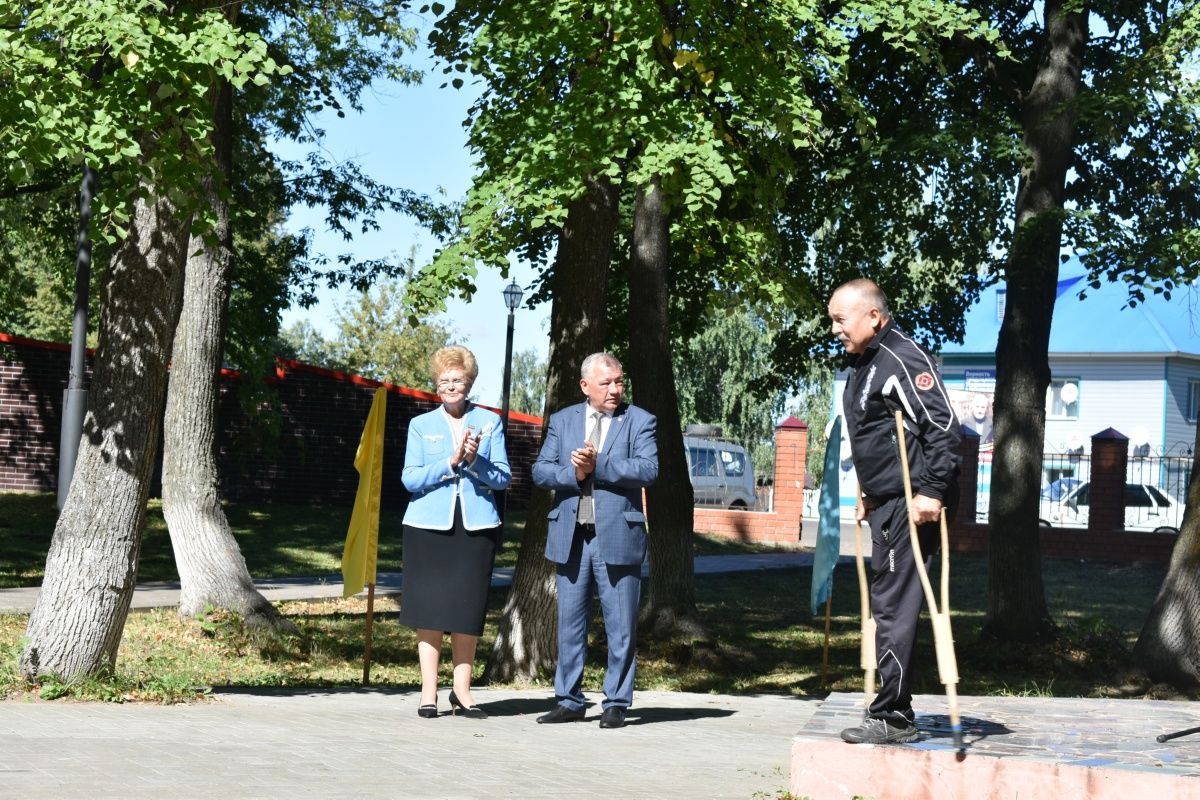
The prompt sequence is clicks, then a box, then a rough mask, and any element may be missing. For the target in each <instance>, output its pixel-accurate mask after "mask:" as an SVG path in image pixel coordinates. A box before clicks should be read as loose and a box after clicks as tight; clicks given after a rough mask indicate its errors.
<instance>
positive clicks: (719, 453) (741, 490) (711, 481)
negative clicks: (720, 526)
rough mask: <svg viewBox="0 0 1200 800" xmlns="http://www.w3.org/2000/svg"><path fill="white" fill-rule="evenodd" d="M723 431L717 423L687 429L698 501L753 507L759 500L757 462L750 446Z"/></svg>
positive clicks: (685, 437) (690, 469) (710, 505)
mask: <svg viewBox="0 0 1200 800" xmlns="http://www.w3.org/2000/svg"><path fill="white" fill-rule="evenodd" d="M721 433H722V431H721V429H720V428H719V427H717V426H715V425H689V426H688V427H687V429H686V430H685V431H684V433H683V446H684V449H685V450H686V451H687V460H688V474H689V475H690V476H691V478H692V492H693V493H694V495H695V504H696V505H697V506H702V507H705V508H732V509H741V510H743V511H749V510H751V509H753V508H754V507H755V503H756V502H757V498H756V497H755V494H754V465H753V464H752V463H751V461H750V455H749V454H748V453H747V452H746V448H744V447H742V446H741V445H740V444H737V443H736V442H731V441H729V440H727V439H723V438H721Z"/></svg>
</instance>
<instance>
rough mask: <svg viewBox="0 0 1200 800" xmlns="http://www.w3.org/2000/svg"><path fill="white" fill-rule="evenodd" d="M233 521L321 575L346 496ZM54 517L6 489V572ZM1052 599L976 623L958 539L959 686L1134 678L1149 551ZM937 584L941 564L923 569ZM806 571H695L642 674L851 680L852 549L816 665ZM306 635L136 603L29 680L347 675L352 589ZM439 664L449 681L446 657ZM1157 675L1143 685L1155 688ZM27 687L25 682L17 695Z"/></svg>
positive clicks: (120, 687)
mask: <svg viewBox="0 0 1200 800" xmlns="http://www.w3.org/2000/svg"><path fill="white" fill-rule="evenodd" d="M228 515H229V518H230V522H231V524H232V525H233V527H234V530H235V532H236V534H237V536H238V539H239V542H240V544H241V546H242V550H243V552H244V553H245V555H246V560H247V562H248V563H249V565H250V569H251V571H252V572H253V573H254V574H255V575H258V576H262V577H269V576H287V575H320V574H332V573H336V572H338V571H339V569H340V557H341V550H342V543H343V540H344V536H345V526H346V523H347V521H348V517H349V513H348V511H347V510H346V509H340V508H336V509H335V508H322V507H292V506H283V505H257V506H250V507H246V506H231V507H229V509H228ZM510 516H511V524H510V533H509V541H507V542H506V544H505V547H504V550H503V551H502V553H501V556H500V560H501V562H505V563H509V564H511V563H513V562H515V559H516V553H517V547H518V545H517V537H519V535H520V532H521V531H522V530H523V527H524V517H523V516H522V515H519V514H514V515H510ZM54 518H55V510H54V498H53V496H50V495H32V496H31V495H12V494H0V552H2V553H4V554H5V555H4V559H3V561H0V586H27V585H36V584H37V583H39V582H40V579H41V569H42V565H43V562H44V559H45V552H46V548H47V547H48V546H49V540H50V533H51V531H52V529H53V524H54ZM382 530H383V534H382V536H381V541H380V568H381V569H383V570H389V569H396V568H398V567H399V564H400V555H401V553H400V535H399V533H400V519H399V517H398V515H397V514H395V512H391V513H389V512H385V513H384V519H383V521H382ZM696 547H697V552H699V553H717V554H720V553H737V552H755V551H758V550H761V549H762V548H756V547H754V546H752V545H744V544H740V543H736V542H728V541H726V540H714V539H706V538H702V537H697V542H696ZM1043 569H1044V579H1045V584H1046V593H1047V601H1048V602H1049V604H1050V607H1051V611H1052V613H1053V615H1054V618H1055V619H1056V620H1057V621H1058V623H1059V624H1060V625H1061V626H1062V633H1063V635H1062V637H1061V638H1060V640H1059V641H1058V642H1056V643H1054V644H1051V645H1036V646H1033V645H1031V646H1014V645H1009V644H1005V645H1003V646H999V645H996V644H995V643H992V642H989V641H987V640H986V639H983V638H982V637H981V636H980V628H981V626H982V623H983V616H984V610H985V609H986V594H985V592H986V585H987V564H986V560H985V559H984V558H982V557H978V556H974V557H972V556H956V557H955V558H954V560H953V564H952V573H951V577H952V588H951V602H952V606H953V609H952V610H953V612H954V632H955V639H956V641H957V654H958V663H959V672H960V674H961V683H960V684H959V692H960V693H963V694H983V695H987V694H1019V695H1026V694H1039V695H1060V696H1112V695H1120V694H1128V693H1129V692H1130V690H1128V689H1126V688H1123V686H1122V684H1123V683H1124V676H1125V674H1126V673H1127V672H1128V670H1129V668H1130V667H1131V666H1132V664H1131V661H1130V656H1129V653H1130V650H1131V648H1132V646H1133V643H1134V642H1135V641H1136V638H1137V635H1138V632H1139V631H1140V629H1141V625H1142V622H1143V620H1144V618H1145V615H1146V613H1147V611H1148V609H1149V608H1150V606H1151V604H1152V602H1153V600H1154V597H1155V594H1156V593H1157V590H1158V587H1159V585H1160V584H1161V582H1162V579H1163V575H1164V573H1165V567H1164V566H1159V565H1111V564H1103V563H1093V562H1084V561H1080V560H1078V559H1045V561H1044V567H1043ZM139 577H140V579H141V580H165V579H172V578H174V577H175V572H174V566H173V564H172V559H171V550H170V541H169V539H168V537H167V534H166V530H165V525H164V523H163V520H162V514H161V510H160V509H159V508H158V506H157V504H153V505H152V507H151V510H150V521H149V525H148V531H147V535H146V540H145V544H144V547H143V557H142V564H141V570H140V575H139ZM933 579H934V580H935V585H936V580H937V577H936V573H935V575H934V576H933ZM810 581H811V570H809V569H795V570H775V571H760V572H752V573H732V574H727V575H709V576H698V577H697V578H696V594H697V603H698V607H699V611H700V614H701V617H702V620H703V622H704V624H705V625H706V626H707V628H708V632H709V634H710V635H709V637H708V639H707V641H705V642H699V643H683V642H677V641H658V640H654V639H651V638H643V639H642V641H641V642H640V643H639V667H638V676H637V683H638V686H639V687H640V688H643V689H649V688H654V689H674V690H687V691H698V692H709V691H711V692H730V693H741V692H788V693H793V694H802V695H821V694H824V693H826V692H828V691H847V692H856V691H861V685H862V672H861V671H860V670H859V668H858V653H859V620H858V611H859V606H858V586H857V579H856V577H855V572H854V569H853V567H852V566H842V567H839V568H838V571H837V573H836V574H835V577H834V593H833V614H832V623H831V642H830V652H829V668H828V677H827V680H826V684H825V686H824V687H823V686H822V682H821V672H822V668H821V659H822V642H823V635H824V618H823V616H817V617H813V616H810V615H809V613H808V611H809V610H808V596H809V584H810ZM506 591H507V590H494V591H493V594H492V598H491V603H490V608H491V609H492V611H491V613H490V615H489V618H488V624H487V626H486V631H485V635H484V638H483V640H482V641H481V643H480V653H481V657H480V659H479V661H480V662H481V667H480V668H482V662H483V661H484V659H485V656H484V654H486V653H487V652H488V651H489V650H490V648H491V646H492V640H493V637H494V636H495V631H496V625H497V622H498V615H499V612H500V609H502V608H503V605H504V599H505V592H506ZM280 607H281V609H282V610H283V612H284V613H285V614H286V615H287V616H289V617H290V618H291V619H292V620H293V621H295V622H296V624H297V626H299V628H300V630H301V635H300V636H287V637H274V638H270V637H264V636H262V635H261V634H255V633H252V632H248V631H246V630H244V629H243V628H242V626H241V625H240V623H239V622H238V621H237V620H236V619H234V618H232V617H230V616H228V615H226V614H224V613H223V612H219V611H217V612H213V613H211V614H209V615H207V616H206V617H205V618H203V619H200V620H180V619H179V618H178V617H177V616H176V615H175V614H174V612H172V611H169V610H166V611H153V612H148V613H135V614H131V615H130V617H129V620H128V622H127V624H126V627H125V637H124V640H123V642H122V646H121V651H120V657H119V661H118V666H117V674H116V676H115V677H113V678H110V679H108V680H106V681H103V682H96V683H93V684H89V685H86V686H82V687H70V688H68V687H61V686H57V685H55V684H53V683H48V684H45V685H43V686H42V687H40V694H41V695H42V696H45V697H54V696H58V695H60V694H71V695H72V696H77V697H87V698H93V699H94V698H101V699H114V700H119V699H147V700H168V701H169V700H178V699H187V698H189V697H193V696H196V695H198V694H203V693H204V692H205V691H207V688H206V687H224V686H243V687H244V686H295V685H307V686H335V685H353V684H356V683H358V681H359V680H360V678H361V671H362V666H361V657H362V637H363V629H364V626H365V604H364V603H363V602H362V601H358V600H348V601H327V602H319V603H284V604H281V606H280ZM377 610H378V612H379V616H378V617H377V621H376V626H375V643H374V652H375V655H374V664H375V666H374V668H373V670H372V676H373V681H374V682H375V683H377V684H379V685H385V686H410V687H416V686H417V685H418V684H419V676H418V673H417V669H416V658H415V647H416V643H415V639H414V636H413V632H412V631H411V630H409V629H408V628H404V627H401V626H400V625H399V624H398V623H397V622H396V620H395V616H394V613H393V612H394V611H395V610H396V604H395V601H394V600H391V599H384V600H381V601H380V602H379V603H378V604H377ZM26 623H27V618H26V617H24V616H20V615H10V616H0V695H3V694H6V693H8V694H22V693H23V689H22V687H20V686H18V685H17V684H16V683H15V681H14V680H13V677H12V676H13V674H14V672H13V667H14V664H15V658H16V654H17V651H18V648H19V642H20V637H21V635H22V634H23V632H24V629H25V626H26ZM600 628H601V626H600V623H599V619H598V618H597V621H596V623H595V625H594V629H595V630H596V631H597V635H596V636H595V637H594V639H593V642H592V653H591V657H590V659H589V666H588V669H587V672H586V674H585V682H586V686H587V688H588V689H589V690H597V689H599V687H600V685H601V682H602V678H603V670H602V665H603V663H604V643H603V639H602V638H601V636H600V635H599V634H600ZM920 637H921V641H920V642H919V643H918V647H917V655H916V664H915V674H916V677H915V686H914V690H915V691H917V692H924V693H940V692H941V691H942V689H941V686H940V684H939V683H938V679H937V669H936V666H935V662H934V656H933V647H932V641H931V635H930V633H929V626H928V623H927V622H925V623H923V624H922V626H921V628H920ZM445 681H447V682H448V681H449V670H448V667H447V670H446V675H445ZM1165 691H1166V690H1165V689H1156V690H1152V694H1155V695H1156V696H1162V694H1163V693H1164V692H1165ZM26 696H28V695H26Z"/></svg>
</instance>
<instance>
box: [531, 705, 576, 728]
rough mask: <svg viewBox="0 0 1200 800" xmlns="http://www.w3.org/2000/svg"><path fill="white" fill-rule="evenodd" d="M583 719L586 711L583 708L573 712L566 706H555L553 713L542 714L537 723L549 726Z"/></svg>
mask: <svg viewBox="0 0 1200 800" xmlns="http://www.w3.org/2000/svg"><path fill="white" fill-rule="evenodd" d="M583 717H584V711H583V709H582V708H580V709H574V710H572V709H570V708H567V707H566V706H555V707H554V710H553V711H551V712H549V713H547V714H542V715H541V716H540V717H538V718H537V721H538V724H539V725H547V724H553V723H556V722H578V721H579V720H581V719H583Z"/></svg>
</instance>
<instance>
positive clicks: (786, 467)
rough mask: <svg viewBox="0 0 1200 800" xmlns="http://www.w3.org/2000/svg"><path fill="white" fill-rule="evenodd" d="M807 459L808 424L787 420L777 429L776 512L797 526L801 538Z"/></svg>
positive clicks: (788, 522) (786, 524)
mask: <svg viewBox="0 0 1200 800" xmlns="http://www.w3.org/2000/svg"><path fill="white" fill-rule="evenodd" d="M807 456H808V423H807V422H804V421H803V420H800V419H797V418H796V417H788V418H787V419H785V420H784V421H783V422H781V423H779V425H778V426H777V427H776V428H775V504H774V509H773V510H774V512H775V513H776V514H778V515H779V516H780V517H782V518H783V519H784V520H786V522H784V523H783V524H784V525H785V526H791V525H793V524H794V526H795V527H794V528H792V530H795V531H796V533H797V538H799V532H800V517H801V515H802V514H803V513H804V461H805V459H806V458H807Z"/></svg>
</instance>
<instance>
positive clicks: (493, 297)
mask: <svg viewBox="0 0 1200 800" xmlns="http://www.w3.org/2000/svg"><path fill="white" fill-rule="evenodd" d="M425 32H426V31H422V37H421V38H422V41H421V45H422V48H423V45H424V34H425ZM413 63H414V64H415V65H417V66H418V67H419V68H420V69H422V70H424V71H425V73H426V79H425V82H424V83H423V84H421V85H418V86H402V85H398V84H380V85H377V86H376V87H374V90H373V91H371V92H368V93H367V94H366V95H364V97H363V113H362V114H354V113H353V112H348V113H347V116H346V118H345V119H338V118H337V117H336V116H334V115H332V114H329V115H326V116H324V117H322V118H321V119H320V120H319V122H318V124H319V125H320V126H321V127H323V128H324V129H325V131H326V135H327V138H326V141H325V144H324V146H325V149H326V151H327V154H328V155H329V156H330V157H331V158H334V159H337V160H339V161H347V160H351V161H355V162H357V163H358V164H360V165H361V166H362V167H363V169H364V170H365V171H366V173H367V174H369V175H371V176H372V177H373V178H375V179H376V180H379V181H382V182H383V183H386V184H389V185H392V186H397V187H403V188H407V189H412V190H414V191H417V192H421V193H425V194H430V195H435V194H440V193H443V192H444V195H445V197H446V198H447V199H460V198H462V197H463V196H464V195H465V193H466V191H467V188H468V187H469V186H470V181H471V174H472V164H471V156H470V153H468V151H467V149H466V140H467V137H466V131H465V130H464V129H463V127H462V121H463V120H464V119H465V118H466V116H467V108H468V106H469V105H470V103H471V101H472V100H473V99H474V98H475V97H476V96H477V91H476V90H474V89H472V87H471V86H470V85H467V86H466V87H464V88H463V89H461V90H456V89H454V88H453V87H449V86H448V87H446V88H445V89H441V88H439V86H440V85H441V83H442V77H443V76H442V74H441V71H440V69H437V68H436V67H435V66H434V65H433V63H432V60H431V57H430V55H429V54H428V52H427V51H425V50H424V49H422V50H420V51H419V52H418V53H416V54H415V56H414V59H413ZM277 150H279V151H280V152H281V153H287V154H289V155H295V154H296V153H297V152H299V151H296V150H294V149H288V148H287V147H286V146H285V145H283V144H280V145H278V146H277ZM380 221H381V223H382V230H381V231H378V232H371V233H366V234H356V236H355V239H354V240H353V241H350V242H346V241H343V240H342V239H341V237H340V236H336V235H332V234H329V233H328V232H327V231H326V230H325V228H324V225H323V215H322V213H321V210H320V209H315V210H314V209H307V208H295V209H293V210H292V214H291V217H290V218H289V220H288V228H289V229H291V230H299V229H301V228H305V227H308V228H311V229H312V230H313V232H314V234H315V243H316V249H317V250H318V251H320V252H324V253H326V254H328V255H331V256H332V255H337V254H340V253H353V254H355V255H357V256H358V257H359V258H364V259H366V258H385V257H389V256H391V257H395V258H397V259H398V258H400V257H403V256H405V255H407V254H408V251H409V248H410V247H411V246H412V245H414V244H415V245H416V246H417V247H418V248H419V250H418V253H417V261H418V264H420V263H423V261H426V260H428V259H429V258H430V257H431V256H432V255H433V253H434V251H435V249H436V241H435V240H434V239H433V238H432V237H431V236H429V234H427V233H426V232H424V231H423V230H421V229H420V228H419V227H418V226H417V225H416V224H414V223H413V222H412V221H411V220H409V219H407V218H405V217H402V216H399V215H388V216H385V217H383V218H381V220H380ZM510 276H511V277H513V278H516V280H517V282H518V283H519V284H521V285H522V286H524V287H528V286H529V285H530V283H531V282H532V281H533V279H534V277H535V273H534V270H533V269H532V268H531V267H530V266H529V265H528V264H521V263H515V262H514V264H513V267H512V269H511V270H510ZM507 282H508V281H506V280H502V279H501V278H500V274H499V272H495V271H490V270H487V271H485V270H481V272H480V275H479V279H478V280H477V281H476V284H477V291H476V293H475V296H474V298H473V299H472V301H471V302H470V303H469V304H468V303H464V302H463V301H460V300H455V301H452V302H451V303H450V307H449V312H448V313H447V314H446V321H447V322H448V323H449V325H450V327H451V328H452V329H453V330H454V332H455V338H456V340H457V341H459V342H460V343H462V344H464V345H466V346H467V347H469V348H471V350H472V351H473V352H474V353H475V355H476V357H477V358H478V360H479V379H478V380H477V381H476V383H475V389H474V392H473V394H474V396H475V398H476V399H477V400H479V401H480V402H482V403H485V404H488V405H498V404H499V402H500V393H501V384H502V381H503V372H504V340H505V330H506V326H507V315H508V309H507V308H506V307H505V306H504V300H503V297H502V296H501V292H502V291H503V288H504V286H505V284H507ZM318 296H319V298H320V302H319V303H318V304H317V305H316V306H313V307H312V308H308V309H304V308H300V307H298V306H297V307H293V308H291V309H288V310H287V311H285V312H284V314H283V325H284V326H288V325H291V324H293V323H295V322H297V321H298V320H302V319H307V320H309V322H311V323H312V325H313V326H314V327H315V328H317V329H318V330H319V331H321V332H322V334H324V335H325V336H326V337H327V338H328V337H331V336H332V335H333V333H334V331H335V327H334V311H335V307H336V306H338V305H340V304H344V303H345V302H346V301H347V300H348V299H351V298H352V296H353V292H351V291H350V290H345V289H342V290H330V289H325V290H322V291H321V292H320V293H319V295H318ZM525 296H526V298H528V296H529V292H528V291H526V294H525ZM549 317H550V307H549V305H548V304H547V305H543V306H539V307H538V308H537V309H535V310H533V311H529V310H527V309H525V308H523V307H522V308H520V309H517V312H516V327H515V336H514V344H513V350H514V352H515V351H520V350H528V349H531V348H532V349H534V350H536V351H537V352H538V354H539V356H540V357H541V358H543V359H544V358H545V357H546V351H547V348H548V341H549V339H548V337H549V330H550V323H549ZM415 388H421V389H424V388H428V387H423V386H422V387H415Z"/></svg>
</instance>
